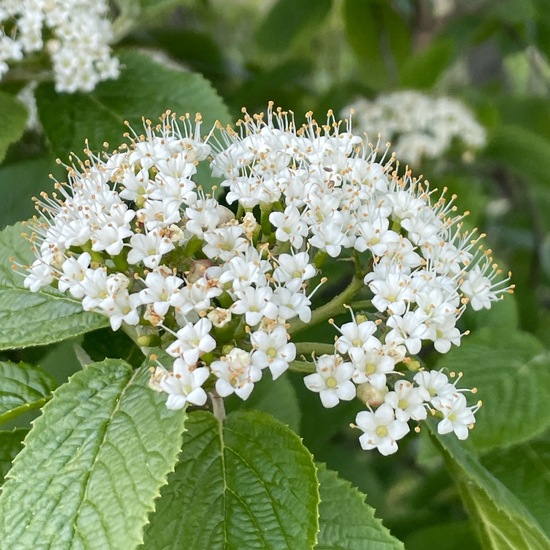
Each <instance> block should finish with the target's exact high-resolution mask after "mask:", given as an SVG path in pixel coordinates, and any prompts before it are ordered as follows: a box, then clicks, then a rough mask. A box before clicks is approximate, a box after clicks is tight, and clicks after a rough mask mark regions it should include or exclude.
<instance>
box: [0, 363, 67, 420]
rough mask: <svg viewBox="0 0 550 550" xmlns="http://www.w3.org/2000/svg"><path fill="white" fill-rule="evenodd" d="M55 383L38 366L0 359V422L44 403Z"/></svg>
mask: <svg viewBox="0 0 550 550" xmlns="http://www.w3.org/2000/svg"><path fill="white" fill-rule="evenodd" d="M56 385H57V384H56V383H55V380H54V379H53V378H52V377H51V376H50V375H49V374H48V373H46V372H44V371H43V370H42V369H40V368H39V367H35V366H33V365H27V364H26V363H19V364H16V363H11V362H8V361H0V423H2V422H5V421H6V420H9V419H10V418H13V417H15V416H19V415H20V414H22V413H24V412H26V411H29V410H32V409H36V408H38V407H41V406H42V405H44V404H45V403H46V401H47V399H48V397H49V395H50V394H51V392H52V391H53V390H54V389H55V387H56Z"/></svg>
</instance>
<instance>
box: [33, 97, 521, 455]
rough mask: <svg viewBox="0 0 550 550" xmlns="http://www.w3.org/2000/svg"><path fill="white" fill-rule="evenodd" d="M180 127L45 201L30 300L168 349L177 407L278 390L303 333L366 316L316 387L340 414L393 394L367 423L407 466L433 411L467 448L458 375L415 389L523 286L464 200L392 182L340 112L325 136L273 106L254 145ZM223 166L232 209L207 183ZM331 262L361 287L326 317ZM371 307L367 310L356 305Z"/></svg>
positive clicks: (315, 377)
mask: <svg viewBox="0 0 550 550" xmlns="http://www.w3.org/2000/svg"><path fill="white" fill-rule="evenodd" d="M181 120H182V122H181V123H179V122H178V121H177V120H176V119H175V117H174V116H173V115H170V114H169V113H167V114H166V115H165V116H164V117H163V119H162V123H161V124H159V125H158V126H156V127H152V126H151V124H150V123H149V122H148V123H147V124H146V126H145V135H142V136H137V135H135V136H134V138H133V139H132V140H131V143H130V145H129V146H128V147H121V148H120V149H119V150H118V151H117V152H115V153H113V154H111V155H107V156H106V157H105V158H104V159H100V158H98V157H97V156H94V155H92V154H91V153H90V152H88V159H87V160H86V162H83V163H82V162H81V163H80V164H79V165H78V167H77V166H72V167H70V168H69V178H68V180H69V181H68V183H67V184H58V185H57V188H58V191H59V193H60V195H61V196H54V197H52V198H50V197H48V196H46V195H44V196H43V197H42V199H41V200H39V201H38V207H39V209H41V210H43V212H44V213H45V214H46V215H45V216H44V217H42V218H39V219H38V218H37V219H36V221H35V223H34V224H33V225H34V231H33V233H32V235H30V239H31V241H33V242H34V246H35V252H36V255H37V259H36V261H35V262H34V263H33V265H32V266H30V267H29V268H28V270H29V272H28V275H27V277H26V279H25V286H26V287H28V288H29V289H30V290H32V291H38V290H39V289H40V288H41V287H43V286H46V285H50V284H53V285H57V287H58V288H59V289H60V290H61V291H65V292H68V293H70V294H71V295H72V296H73V297H75V298H77V299H80V300H82V306H83V308H84V309H85V310H87V311H98V312H101V313H102V314H104V315H107V316H108V317H109V319H110V323H111V326H112V328H113V329H114V330H117V329H118V328H120V327H121V326H122V325H123V324H124V326H125V327H128V326H130V327H132V326H134V327H136V329H135V331H137V332H138V334H141V339H140V338H138V342H140V343H141V345H152V343H155V345H158V346H160V347H161V348H162V349H164V350H165V351H166V352H167V353H168V354H169V355H170V356H171V357H172V358H173V365H172V369H171V370H167V369H166V368H164V367H163V366H161V365H159V366H158V368H157V369H156V371H155V372H154V374H153V376H152V381H151V385H152V387H153V388H154V389H156V390H158V391H162V392H165V393H167V394H168V401H167V406H168V407H169V408H181V407H184V406H185V405H186V404H188V403H190V404H194V405H203V404H204V403H205V402H206V400H207V394H206V390H214V389H215V391H216V392H217V394H218V395H220V396H222V397H225V396H228V395H230V394H232V393H235V394H236V395H238V396H239V397H240V398H242V399H247V398H248V396H249V395H250V393H251V391H252V390H253V387H254V384H255V383H256V382H257V381H258V380H260V378H261V377H262V374H263V371H264V370H265V369H269V370H270V372H271V374H272V377H273V378H274V379H275V378H277V377H279V376H280V375H281V374H282V373H283V372H285V371H286V370H287V369H288V368H289V366H290V365H291V364H292V363H293V362H294V361H295V360H296V356H297V354H298V353H300V346H301V344H299V343H298V344H296V343H294V342H291V341H290V339H291V336H292V334H293V333H294V332H296V331H299V330H301V328H303V327H305V326H307V325H311V324H318V323H320V322H322V321H325V322H326V321H327V320H330V318H331V316H332V315H334V314H337V313H341V312H342V311H344V307H349V306H345V304H346V303H351V307H352V308H355V310H356V311H358V314H357V316H355V315H354V314H353V312H352V317H353V319H352V322H350V323H346V324H344V325H343V326H341V327H340V328H339V329H338V330H339V331H340V336H339V337H338V338H337V340H336V341H335V344H334V347H333V350H334V351H333V353H332V354H324V355H321V356H320V357H318V358H316V359H315V357H314V363H308V364H309V365H310V372H313V371H314V370H315V371H316V372H314V373H313V374H310V375H309V376H307V377H306V378H305V383H306V385H307V387H308V388H310V389H311V390H312V391H315V392H319V393H320V397H321V400H322V403H323V405H324V406H326V407H332V406H334V405H336V404H337V403H338V402H339V401H340V400H350V399H353V398H354V397H355V396H356V393H357V387H359V388H363V389H364V388H365V387H366V386H369V387H371V389H373V390H374V391H375V392H378V393H380V395H383V399H382V401H383V404H381V405H380V406H379V407H378V409H377V410H376V412H374V413H373V412H372V411H371V412H365V413H364V414H363V413H362V415H360V416H359V417H358V418H357V424H358V426H359V427H360V428H361V429H363V430H364V431H365V436H362V439H361V442H362V444H363V446H364V447H365V448H373V447H377V448H378V449H379V450H380V451H381V452H383V453H388V452H394V451H395V449H396V448H397V446H396V444H395V441H396V440H397V439H399V438H400V437H402V436H403V435H404V433H405V432H404V427H403V425H402V424H403V423H404V425H406V426H407V431H408V425H407V424H406V423H407V422H408V420H409V419H410V420H413V421H417V420H421V419H423V418H425V417H426V411H427V408H430V410H432V411H435V412H437V413H438V414H439V415H440V416H441V417H442V418H443V421H442V422H440V424H439V429H440V431H441V432H442V433H443V432H446V431H454V432H455V433H456V434H457V435H458V436H459V437H461V438H462V437H465V435H466V434H467V426H471V425H472V424H473V422H474V417H473V412H474V411H475V410H476V407H468V406H467V404H466V400H465V398H464V396H463V394H462V393H460V392H458V391H457V390H456V389H455V388H454V386H453V385H452V384H449V383H448V382H447V381H446V380H447V379H446V377H445V375H444V374H442V373H437V374H434V373H425V372H423V371H421V372H419V373H417V374H416V376H415V377H414V379H413V380H412V382H409V381H406V380H405V379H399V378H400V377H401V378H402V374H403V373H408V372H410V369H409V368H408V366H407V365H410V364H411V362H412V356H414V355H416V354H418V353H419V352H420V351H421V348H422V346H424V345H426V344H432V345H434V346H435V348H436V349H437V350H438V351H439V352H441V353H445V352H446V351H448V350H449V349H450V347H451V345H452V344H455V345H459V344H460V339H461V333H460V331H459V329H458V328H457V327H456V323H457V320H458V319H459V317H460V316H461V314H462V313H463V312H464V310H465V309H466V307H467V306H468V305H470V306H471V307H472V308H473V309H474V310H479V309H481V308H489V307H490V306H491V304H492V302H493V301H495V300H497V299H499V297H500V295H501V294H502V293H503V292H506V291H509V290H510V288H509V287H507V286H506V284H507V283H506V281H498V280H497V279H498V274H499V271H498V270H497V268H496V266H495V265H494V264H493V263H492V260H491V258H490V256H489V254H488V252H485V251H483V249H482V248H481V246H480V245H479V244H478V241H479V240H480V237H478V238H473V237H472V235H471V234H461V231H460V229H461V216H455V215H454V207H453V205H452V200H451V201H450V202H446V201H445V198H444V197H443V196H442V195H441V196H438V197H435V196H434V192H433V191H431V190H430V189H429V188H428V186H427V184H422V183H420V182H418V181H416V180H414V179H412V178H411V177H410V175H406V176H405V177H404V178H402V177H399V176H397V175H396V174H395V173H390V170H391V160H392V159H390V161H389V162H386V163H384V160H383V158H382V159H381V160H380V161H377V158H376V150H374V149H373V148H372V147H371V146H368V145H366V144H365V143H364V142H363V141H362V139H361V138H360V137H358V136H355V135H353V134H351V133H350V132H349V131H347V130H346V131H343V129H342V128H341V127H340V126H341V124H340V123H338V122H336V121H334V119H333V118H332V115H331V114H330V113H329V119H328V122H327V125H324V126H319V125H317V123H316V122H315V121H314V120H313V119H312V117H311V114H308V115H307V124H306V125H304V126H303V127H301V128H300V129H296V128H295V125H294V120H293V118H292V116H290V115H289V114H288V113H285V112H283V111H280V110H278V111H276V112H273V109H272V107H271V106H270V107H269V109H268V112H267V119H266V118H264V116H263V115H258V116H255V117H253V118H252V117H250V116H249V115H247V114H246V115H245V118H244V120H243V121H240V124H239V125H238V126H239V131H238V132H236V131H235V130H233V129H231V128H227V129H222V128H217V129H216V130H215V131H214V132H213V133H211V134H210V135H209V136H208V138H207V139H201V137H200V126H201V120H200V117H197V118H196V120H195V124H194V125H193V123H192V122H191V120H190V119H189V117H188V116H187V117H183V118H182V119H181ZM208 162H209V163H210V165H211V170H212V174H213V175H214V176H221V178H222V180H223V181H222V184H221V185H222V188H226V195H225V203H226V205H224V204H222V201H221V200H218V199H216V198H215V197H213V196H211V195H209V194H207V193H206V192H205V191H204V190H203V188H202V187H201V186H200V185H198V184H197V181H196V180H197V178H198V172H197V167H198V165H199V164H200V163H208ZM331 258H332V259H333V260H332V261H334V260H336V259H338V258H339V259H341V260H342V261H344V262H346V263H347V264H348V265H353V266H354V268H355V275H354V276H353V278H352V280H351V281H350V282H349V285H348V287H347V288H346V289H345V290H344V291H343V293H342V294H340V295H338V296H336V297H334V298H333V299H332V300H330V301H329V302H327V303H325V304H323V305H322V306H317V307H316V308H314V307H312V297H313V294H314V293H315V292H316V290H317V288H319V286H320V285H321V284H323V283H325V282H326V277H324V267H325V266H326V265H327V259H331ZM328 263H330V262H328ZM312 287H314V288H313V290H311V288H312ZM360 295H363V297H364V298H368V300H364V299H363V301H362V302H361V301H360V302H359V303H357V302H356V303H357V304H358V305H355V304H354V300H357V299H358V298H360V297H361V296H360ZM316 300H317V298H316ZM359 310H360V312H359ZM331 322H332V321H331ZM332 324H334V322H332ZM143 338H145V340H143ZM155 339H156V341H155ZM144 342H145V343H144ZM319 346H321V347H322V346H325V347H326V346H327V344H319ZM302 369H303V365H302ZM442 377H443V378H445V381H446V382H445V384H447V385H445V384H442V382H441V380H442ZM396 380H397V381H396ZM204 388H206V390H205V389H204ZM434 388H435V390H434ZM369 403H370V404H372V405H373V406H374V400H369ZM369 415H374V416H372V417H371V416H369ZM389 418H391V421H390V420H388V419H389ZM369 419H370V420H369ZM392 422H393V424H392ZM391 426H396V427H391ZM390 427H391V429H390ZM384 430H387V433H385V432H384ZM383 432H384V433H383ZM388 434H389V435H388ZM388 438H390V439H388Z"/></svg>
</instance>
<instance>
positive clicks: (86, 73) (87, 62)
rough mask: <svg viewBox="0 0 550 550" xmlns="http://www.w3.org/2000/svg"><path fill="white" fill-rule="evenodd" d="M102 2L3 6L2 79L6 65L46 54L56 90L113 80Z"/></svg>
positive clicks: (114, 62) (57, 0)
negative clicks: (42, 52) (50, 64)
mask: <svg viewBox="0 0 550 550" xmlns="http://www.w3.org/2000/svg"><path fill="white" fill-rule="evenodd" d="M108 16H109V4H108V2H106V1H105V0H50V1H48V2H43V1H39V0H26V1H18V2H7V3H6V2H4V4H3V5H2V11H1V12H0V17H1V19H0V79H1V78H2V76H3V75H4V74H5V73H6V72H7V71H8V70H9V68H10V65H12V64H14V63H17V62H19V61H21V60H22V59H23V58H24V57H28V56H32V55H33V54H36V53H38V52H41V51H44V52H45V53H47V54H48V55H49V57H50V59H51V63H52V68H53V73H54V79H55V88H56V90H57V91H58V92H69V93H74V92H77V91H82V92H90V91H92V90H93V89H94V88H95V87H96V85H97V84H98V83H99V82H101V81H102V80H107V79H110V78H117V77H118V75H119V63H118V59H117V58H114V57H112V56H111V47H110V45H109V44H110V43H111V42H112V40H113V38H114V36H113V30H112V25H111V22H110V20H109V18H108Z"/></svg>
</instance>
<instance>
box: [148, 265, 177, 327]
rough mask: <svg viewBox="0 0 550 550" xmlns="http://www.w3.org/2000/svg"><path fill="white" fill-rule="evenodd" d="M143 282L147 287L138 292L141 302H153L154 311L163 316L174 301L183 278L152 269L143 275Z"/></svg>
mask: <svg viewBox="0 0 550 550" xmlns="http://www.w3.org/2000/svg"><path fill="white" fill-rule="evenodd" d="M168 273H169V272H168ZM145 284H146V285H147V288H144V289H143V290H142V291H141V292H140V293H139V297H140V300H141V303H142V304H153V308H154V310H155V312H156V313H157V314H158V315H160V316H161V317H164V316H165V315H166V313H167V312H168V309H169V308H170V306H173V305H174V303H175V302H176V300H177V296H178V290H179V288H180V286H181V285H182V284H183V279H180V278H179V277H176V276H175V275H168V274H167V273H166V272H165V271H153V272H151V273H148V274H147V277H145Z"/></svg>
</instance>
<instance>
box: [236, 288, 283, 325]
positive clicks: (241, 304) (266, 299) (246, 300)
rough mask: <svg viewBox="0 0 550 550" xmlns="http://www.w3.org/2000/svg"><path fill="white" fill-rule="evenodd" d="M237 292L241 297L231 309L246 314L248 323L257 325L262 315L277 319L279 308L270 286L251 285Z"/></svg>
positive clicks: (239, 313)
mask: <svg viewBox="0 0 550 550" xmlns="http://www.w3.org/2000/svg"><path fill="white" fill-rule="evenodd" d="M236 294H237V297H238V298H239V299H238V300H236V301H235V302H234V303H233V305H232V306H231V311H232V313H237V314H238V315H244V316H245V320H246V324H247V325H250V326H251V327H254V326H256V325H257V324H258V323H259V322H260V321H261V320H262V317H267V318H268V319H273V320H275V319H277V313H278V308H277V305H276V304H275V303H274V302H273V290H271V288H270V287H260V288H254V287H251V286H249V287H248V288H246V289H245V290H241V291H239V292H237V293H236Z"/></svg>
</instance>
